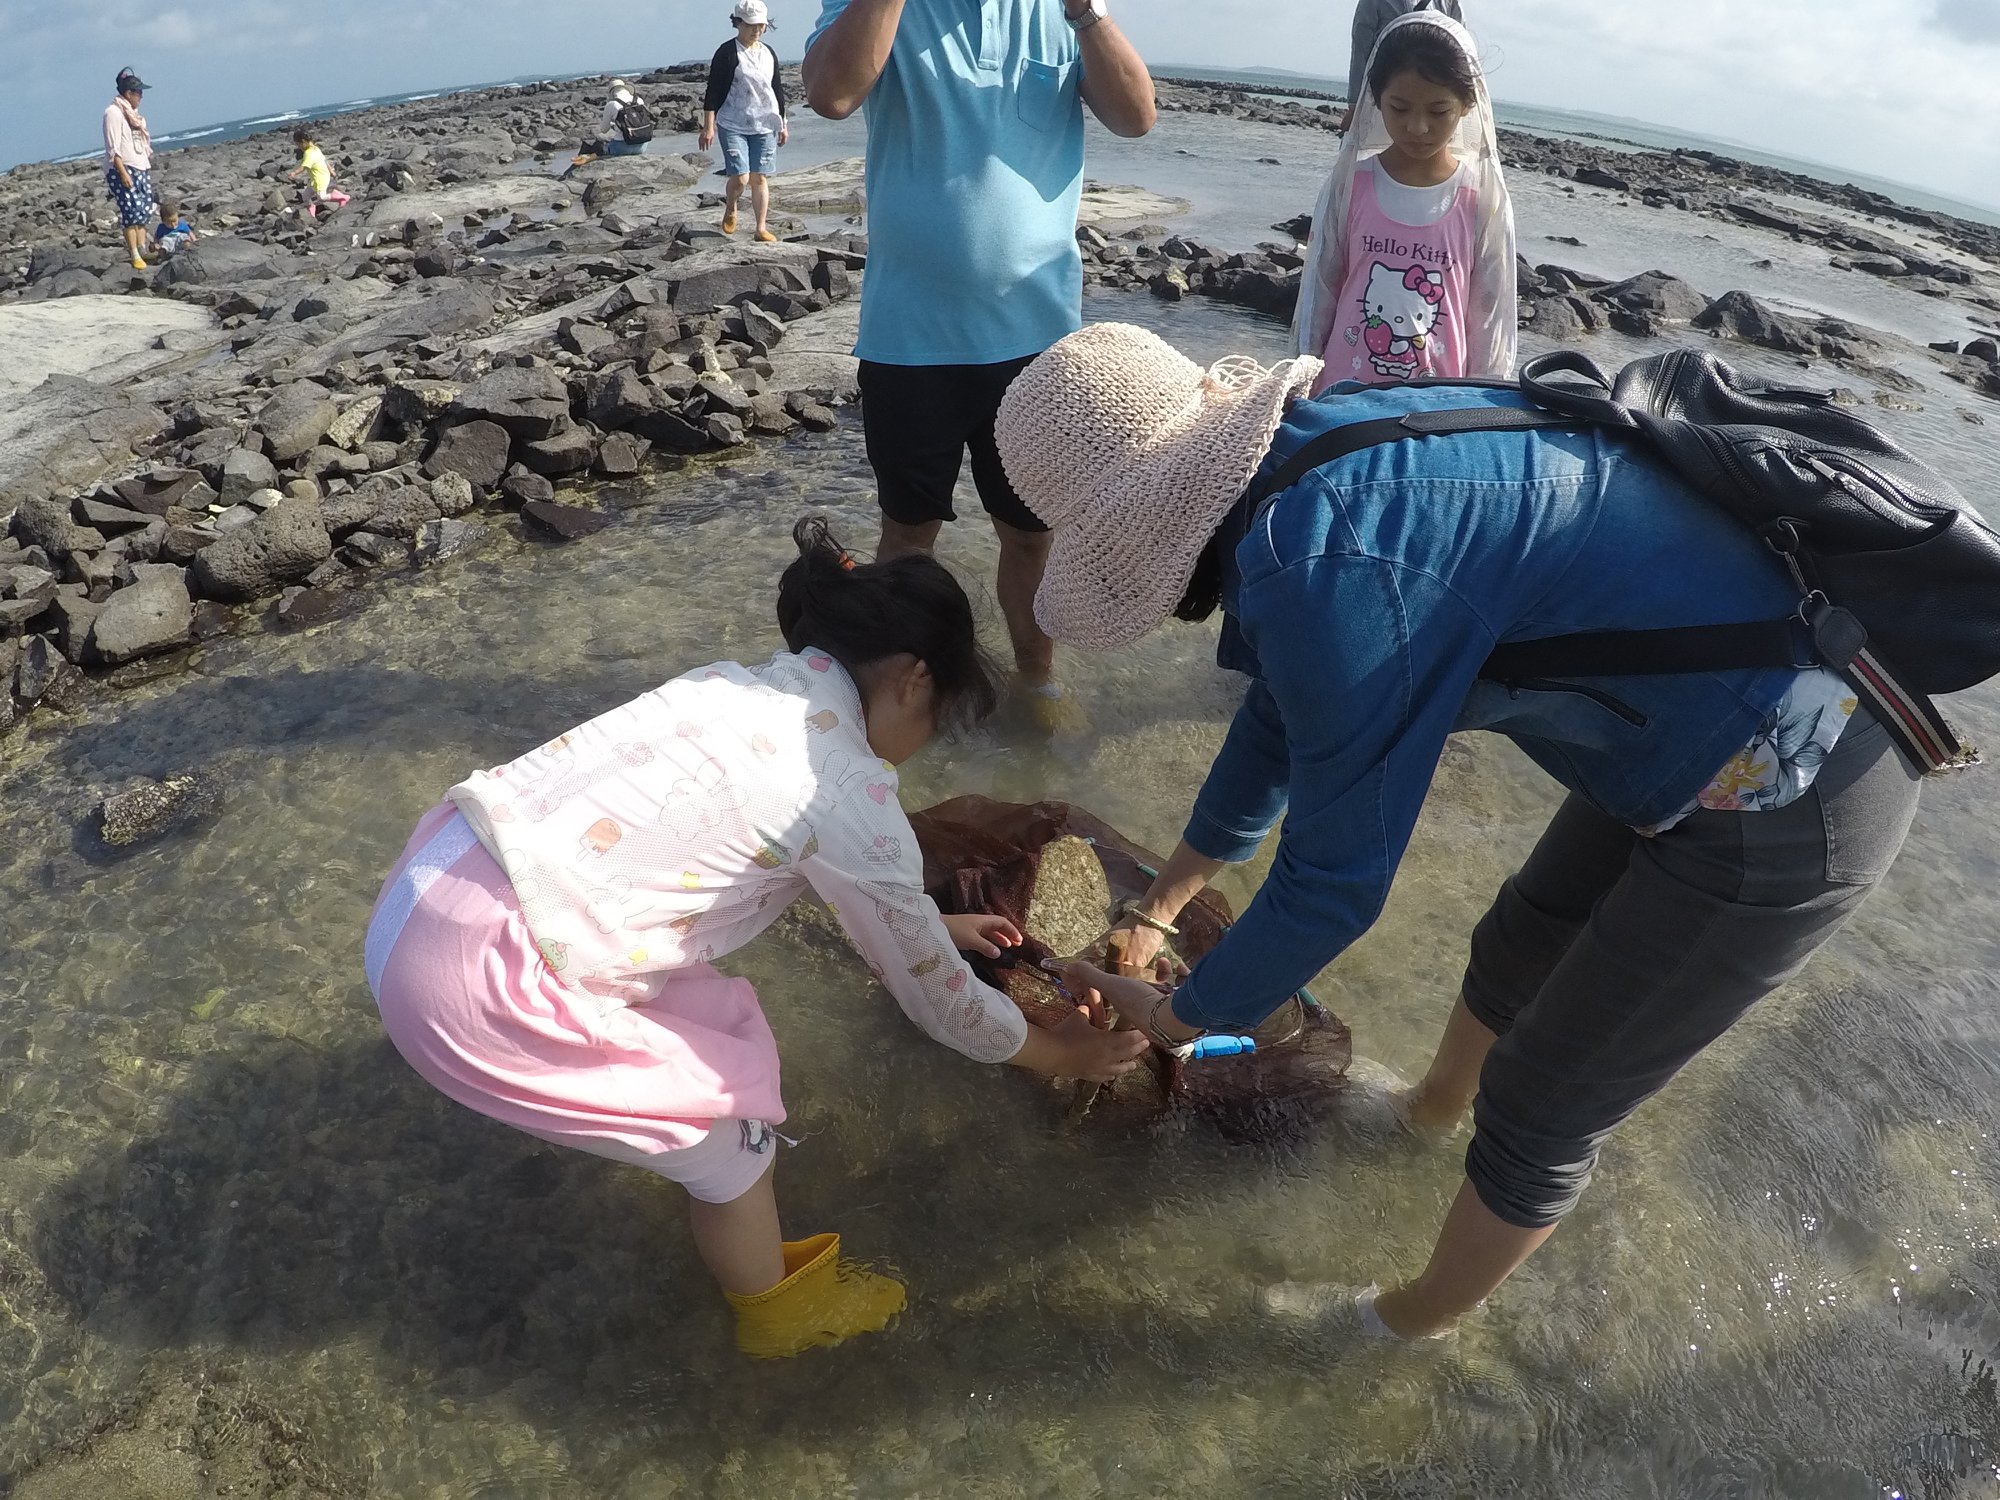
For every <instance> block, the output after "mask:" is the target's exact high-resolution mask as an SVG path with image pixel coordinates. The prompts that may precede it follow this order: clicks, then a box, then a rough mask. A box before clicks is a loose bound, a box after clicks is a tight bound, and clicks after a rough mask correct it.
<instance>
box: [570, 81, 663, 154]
mask: <svg viewBox="0 0 2000 1500" xmlns="http://www.w3.org/2000/svg"><path fill="white" fill-rule="evenodd" d="M656 128H657V125H656V122H655V121H654V119H653V112H652V110H651V109H650V108H648V107H647V104H646V101H645V100H644V99H642V98H640V97H639V95H638V93H637V91H635V90H634V89H633V87H632V85H631V84H629V83H627V82H626V81H625V80H624V79H622V78H614V79H612V80H611V87H610V88H609V89H607V90H606V91H605V95H604V108H603V109H602V110H600V111H599V112H598V116H597V135H596V138H595V139H592V140H587V141H585V142H584V143H583V149H582V150H581V151H580V152H578V154H577V158H576V161H575V163H574V165H576V166H579V167H581V166H584V165H586V164H587V163H589V162H590V161H592V160H594V159H595V158H596V157H599V156H637V155H639V154H640V153H641V152H642V151H644V150H645V149H646V144H647V142H649V141H651V140H652V139H653V134H654V131H655V129H656Z"/></svg>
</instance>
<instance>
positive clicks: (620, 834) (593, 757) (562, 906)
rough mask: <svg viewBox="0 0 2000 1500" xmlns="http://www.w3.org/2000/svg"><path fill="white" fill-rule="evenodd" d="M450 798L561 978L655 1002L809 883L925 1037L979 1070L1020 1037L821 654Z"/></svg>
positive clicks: (639, 715)
mask: <svg viewBox="0 0 2000 1500" xmlns="http://www.w3.org/2000/svg"><path fill="white" fill-rule="evenodd" d="M449 796H450V799H451V801H452V802H453V803H455V804H456V805H457V806H458V808H459V810H460V811H461V812H462V813H464V815H465V818H466V821H467V823H469V824H470V825H471V827H472V831H473V833H474V834H475V835H476V836H477V837H478V839H479V841H480V843H481V844H482V845H484V846H485V848H486V849H487V851H488V852H489V853H490V854H492V855H493V857H494V859H495V860H497V861H498V862H499V864H500V866H501V868H502V869H503V870H505V871H506V873H507V876H508V879H509V881H510V882H511V883H512V885H513V888H514V894H515V896H516V898H517V899H518V900H519V902H520V905H521V915H522V917H523V919H524V920H525V921H526V922H527V924H528V928H529V931H530V932H531V933H532V934H533V936H534V938H535V941H536V944H537V946H538V948H539V950H540V951H541V953H542V954H543V956H544V959H545V961H546V962H547V963H548V964H549V967H550V970H551V972H552V973H554V974H555V975H556V976H557V977H558V978H559V979H560V980H561V982H562V983H564V984H565V985H569V986H571V987H574V988H579V989H583V990H587V991H590V992H592V993H595V994H598V995H601V996H602V997H604V998H605V999H606V1000H607V1001H608V1002H624V1003H634V1002H639V1001H645V1000H649V999H652V998H653V997H654V996H655V995H656V994H657V992H658V991H659V989H660V987H661V984H662V981H663V978H664V976H665V975H667V974H669V973H671V972H673V971H675V970H677V969H684V968H688V967H691V966H694V965H698V964H707V963H711V962H713V961H714V960H715V959H717V958H719V957H721V956H722V955H724V954H726V953H730V952H732V951H734V950H735V949H737V948H740V947H742V946H743V945H744V944H745V943H747V942H749V941H750V940H751V939H752V938H753V937H755V936H756V935H757V934H758V933H760V932H762V931H763V930H764V929H765V928H766V927H768V926H769V925H770V924H771V923H772V922H774V921H776V920H777V919H778V917H779V916H780V915H781V914H782V913H783V912H784V910H785V908H786V907H787V906H789V905H790V904H791V903H792V901H794V900H795V899H797V898H798V897H799V896H801V895H805V894H807V893H808V892H816V893H817V894H818V895H819V896H820V897H821V898H822V899H823V900H825V901H826V903H827V905H828V907H829V908H830V909H831V910H832V911H833V913H834V915H835V916H836V917H837V918H839V919H840V922H841V925H842V926H843V927H844V928H845V929H846V930H847V933H848V935H849V937H850V938H851V939H852V940H853V941H854V943H855V946H856V947H857V948H858V949H859V950H860V951H861V953H862V956H863V957H864V959H865V960H866V961H867V962H868V964H869V966H870V967H871V969H873V970H874V971H875V972H876V973H877V974H878V975H879V976H881V978H882V981H883V983H884V985H885V986H886V987H887V988H888V989H889V990H890V992H891V993H892V994H894V995H895V997H896V999H897V1002H898V1003H899V1004H900V1005H901V1006H902V1008H903V1009H904V1011H905V1012H906V1013H907V1014H908V1015H909V1016H910V1018H911V1019H912V1020H914V1021H915V1022H916V1023H917V1024H918V1025H919V1026H921V1027H922V1028H923V1029H924V1030H925V1031H926V1032H928V1033H929V1034H930V1035H932V1036H934V1037H936V1038H937V1039H938V1040H939V1041H941V1042H944V1043H945V1044H946V1045H947V1046H950V1047H953V1048H955V1049H956V1050H958V1051H960V1052H963V1053H965V1054H966V1055H968V1056H971V1057H975V1058H977V1059H979V1060H980V1061H983V1062H995V1061H1002V1060H1004V1059H1006V1058H1008V1057H1011V1056H1013V1054H1014V1053H1015V1052H1016V1051H1017V1050H1019V1048H1020V1045H1021V1043H1022V1041H1023V1039H1024V1038H1025V1035H1026V1032H1025V1023H1024V1022H1023V1021H1022V1019H1021V1014H1020V1010H1019V1008H1018V1007H1017V1006H1015V1005H1014V1004H1013V1003H1012V1002H1011V1001H1009V1000H1008V999H1007V998H1006V997H1005V996H1004V995H1001V994H999V993H998V992H997V991H995V990H992V989H990V988H988V987H987V986H986V985H984V984H981V983H980V982H979V981H978V979H977V978H976V977H975V976H974V975H973V974H972V972H971V970H970V969H969V968H968V967H967V966H966V965H965V962H964V960H963V959H962V958H960V956H959V955H958V954H957V953H956V952H955V951H954V950H953V948H952V946H951V940H950V937H949V935H948V934H947V933H946V932H945V929H944V925H943V923H942V922H941V921H940V920H939V918H938V913H937V908H936V906H935V905H933V904H932V902H931V901H930V900H929V898H928V897H926V896H925V895H924V894H923V861H922V855H921V853H920V851H919V850H918V848H917V841H916V837H915V835H914V834H913V833H912V832H911V829H910V823H909V819H908V817H907V816H906V815H905V814H904V812H903V808H902V804H901V802H900V801H899V800H898V798H897V778H896V772H895V769H894V768H893V767H891V766H889V765H887V764H886V763H884V762H883V761H882V760H880V759H879V758H878V757H877V756H876V755H875V753H874V751H873V750H872V749H871V748H870V747H869V744H868V739H867V735H866V733H865V730H864V726H863V723H862V716H861V698H860V695H859V693H858V692H857V691H856V690H855V687H854V684H853V682H852V680H851V679H850V678H849V677H848V676H847V674H846V672H845V671H843V670H842V669H841V668H840V666H839V665H838V664H837V663H836V662H834V661H833V659H832V658H831V657H829V656H827V655H825V654H824V653H821V652H815V651H807V652H804V653H801V654H796V655H795V654H792V653H789V652H783V653H780V654H779V655H777V656H775V657H773V658H772V659H771V661H770V662H769V663H767V664H766V665H764V666H762V667H757V668H746V667H743V666H740V665H738V664H737V663H735V662H718V663H716V664H715V665H713V666H709V667H703V668H699V669H697V670H696V671H694V672H690V673H688V674H686V675H685V676H682V677H679V678H676V679H674V680H673V681H672V682H669V683H666V684H665V685H664V686H662V687H659V688H656V689H655V690H654V691H652V692H650V693H646V694H643V695H642V696H640V697H639V698H636V699H634V700H633V701H632V702H630V703H626V704H623V705H621V706H620V707H618V708H615V709H612V710H611V711H610V712H608V713H606V714H603V715H600V716H599V717H598V718H596V719H593V720H591V721H590V722H589V723H587V724H583V725H580V726H578V727H577V728H575V729H572V730H570V731H569V732H568V733H566V734H563V735H561V736H559V737H558V738H556V739H554V740H551V741H549V742H548V743H547V744H545V745H542V746H541V747H539V748H538V749H536V750H532V751H530V752H529V753H528V754H526V755H524V756H522V757H520V758H519V759H518V760H515V761H513V762H510V763H509V764H507V765H504V766H500V767H498V768H496V769H494V770H490V771H481V772H478V773H476V774H474V775H473V776H471V777H469V778H467V779H466V780H465V781H464V782H461V783H460V784H459V785H458V786H456V787H453V788H452V790H451V792H450V793H449ZM885 913H889V914H891V915H890V916H885V915H884V914H885ZM891 917H893V920H892V919H891Z"/></svg>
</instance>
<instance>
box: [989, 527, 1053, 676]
mask: <svg viewBox="0 0 2000 1500" xmlns="http://www.w3.org/2000/svg"><path fill="white" fill-rule="evenodd" d="M993 530H994V532H995V533H996V534H997V535H998V536H999V538H1000V572H999V578H998V579H997V581H996V585H995V586H996V590H997V592H998V593H999V595H1000V613H1001V614H1002V615H1004V616H1005V617H1006V620H1007V635H1008V637H1009V638H1010V639H1011V640H1012V641H1013V644H1014V668H1015V670H1016V671H1017V672H1019V673H1020V676H1021V681H1022V683H1023V684H1024V685H1025V686H1027V687H1031V688H1037V687H1041V686H1043V685H1044V684H1046V683H1047V682H1048V680H1049V678H1050V677H1051V676H1052V675H1054V673H1055V665H1056V643H1055V642H1054V641H1052V640H1050V639H1049V638H1048V637H1047V636H1046V635H1044V634H1043V633H1042V627H1041V626H1039V625H1037V624H1036V623H1035V590H1036V589H1037V588H1039V587H1041V582H1042V570H1043V569H1044V568H1046V567H1047V566H1048V562H1049V546H1050V544H1051V543H1052V542H1053V540H1054V538H1053V537H1052V536H1051V534H1050V533H1048V532H1046V531H1021V530H1018V529H1017V528H1015V527H1012V526H1009V525H1007V524H1006V523H1005V522H1003V521H995V522H994V523H993Z"/></svg>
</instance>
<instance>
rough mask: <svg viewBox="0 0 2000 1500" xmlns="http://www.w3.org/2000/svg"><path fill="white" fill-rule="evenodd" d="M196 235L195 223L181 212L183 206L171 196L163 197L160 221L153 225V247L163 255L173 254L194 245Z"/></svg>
mask: <svg viewBox="0 0 2000 1500" xmlns="http://www.w3.org/2000/svg"><path fill="white" fill-rule="evenodd" d="M194 237H195V236H194V225H193V224H191V223H189V222H188V218H187V215H186V214H184V213H182V212H181V206H180V205H179V204H178V203H176V202H174V200H173V199H171V198H165V199H162V200H161V202H160V222H159V223H158V224H156V225H154V226H153V249H154V250H155V251H156V252H158V253H159V254H161V255H172V254H173V253H174V252H175V251H176V250H180V249H182V248H184V247H185V246H188V245H192V244H193V243H194Z"/></svg>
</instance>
